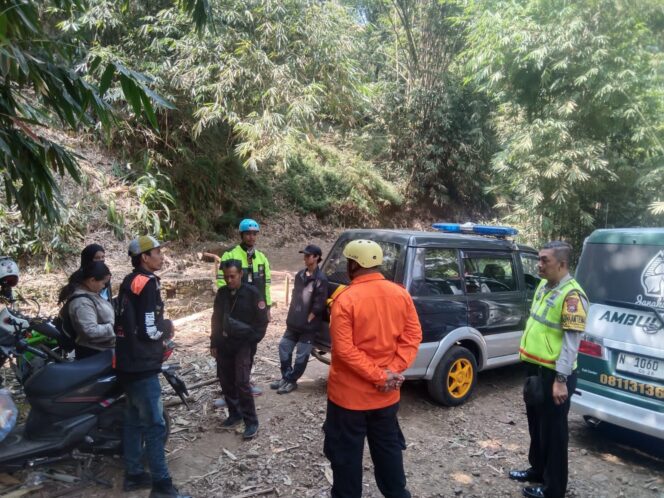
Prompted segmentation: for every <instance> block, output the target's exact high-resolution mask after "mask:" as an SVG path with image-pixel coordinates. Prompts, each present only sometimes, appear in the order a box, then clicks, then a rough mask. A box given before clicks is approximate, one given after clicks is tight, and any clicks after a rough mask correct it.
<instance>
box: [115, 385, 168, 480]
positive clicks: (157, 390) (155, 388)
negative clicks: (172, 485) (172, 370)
mask: <svg viewBox="0 0 664 498" xmlns="http://www.w3.org/2000/svg"><path fill="white" fill-rule="evenodd" d="M124 388H125V393H126V394H127V407H126V409H125V420H124V432H123V445H124V461H125V472H126V473H127V474H133V475H136V474H140V473H141V472H143V471H144V469H143V462H142V459H143V451H144V449H145V456H146V457H147V460H148V465H149V466H150V474H151V475H152V481H153V482H155V481H161V480H164V479H170V474H169V473H168V466H167V465H166V454H165V452H164V442H165V440H166V421H165V420H164V415H163V412H164V406H163V404H162V401H161V385H160V384H159V374H154V375H151V376H150V377H146V378H145V379H139V380H135V381H132V382H127V383H125V385H124Z"/></svg>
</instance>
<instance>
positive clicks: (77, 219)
mask: <svg viewBox="0 0 664 498" xmlns="http://www.w3.org/2000/svg"><path fill="white" fill-rule="evenodd" d="M84 229H85V222H84V220H83V215H82V213H81V212H80V211H79V210H77V209H72V210H69V209H65V210H62V211H61V212H60V222H59V223H54V224H53V225H50V226H49V225H46V224H40V225H37V226H36V227H32V226H29V225H27V224H26V223H25V221H24V220H23V217H22V215H21V213H19V212H18V211H16V210H9V209H7V208H6V206H4V205H2V204H0V254H3V255H6V256H11V257H13V258H19V257H23V256H26V255H29V256H32V255H40V256H41V258H42V261H43V264H44V268H45V269H47V270H48V269H49V268H50V262H51V261H53V260H54V259H57V258H59V257H60V256H62V255H64V254H68V253H71V252H72V251H73V250H74V249H73V247H74V246H73V242H74V241H77V240H80V239H81V238H82V236H83V231H84Z"/></svg>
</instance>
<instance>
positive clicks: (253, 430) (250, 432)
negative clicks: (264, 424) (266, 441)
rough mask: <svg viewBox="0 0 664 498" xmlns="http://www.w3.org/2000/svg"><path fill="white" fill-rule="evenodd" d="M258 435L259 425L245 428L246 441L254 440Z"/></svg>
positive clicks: (244, 436)
mask: <svg viewBox="0 0 664 498" xmlns="http://www.w3.org/2000/svg"><path fill="white" fill-rule="evenodd" d="M256 434H258V424H250V425H248V426H246V427H245V429H244V432H243V433H242V437H243V438H244V439H252V438H253V437H254V436H255V435H256Z"/></svg>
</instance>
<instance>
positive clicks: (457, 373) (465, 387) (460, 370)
mask: <svg viewBox="0 0 664 498" xmlns="http://www.w3.org/2000/svg"><path fill="white" fill-rule="evenodd" d="M472 385H473V365H472V364H471V363H470V361H468V360H467V359H466V358H459V359H458V360H456V361H455V362H454V363H452V367H451V368H450V371H449V373H448V374H447V391H448V392H449V393H450V396H452V397H454V398H463V397H464V396H465V395H466V394H468V391H470V388H471V387H472Z"/></svg>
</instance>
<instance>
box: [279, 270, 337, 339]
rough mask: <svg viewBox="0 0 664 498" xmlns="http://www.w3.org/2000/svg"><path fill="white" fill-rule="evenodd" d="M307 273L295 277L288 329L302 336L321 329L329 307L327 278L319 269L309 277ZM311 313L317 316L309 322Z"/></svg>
mask: <svg viewBox="0 0 664 498" xmlns="http://www.w3.org/2000/svg"><path fill="white" fill-rule="evenodd" d="M306 272H307V270H306V268H305V269H304V270H300V271H299V272H298V273H297V275H295V282H294V284H293V296H292V299H291V304H290V307H289V308H288V316H287V318H286V327H287V328H288V330H290V331H293V332H298V333H300V334H315V333H317V332H318V331H319V330H320V328H321V325H322V323H323V312H324V311H325V306H326V305H327V303H326V301H327V277H326V276H325V274H324V273H323V272H322V270H321V269H320V268H318V267H316V271H314V274H313V275H307V274H306ZM309 313H313V314H314V315H315V317H314V319H313V320H311V321H310V322H309V321H307V317H308V316H309Z"/></svg>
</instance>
